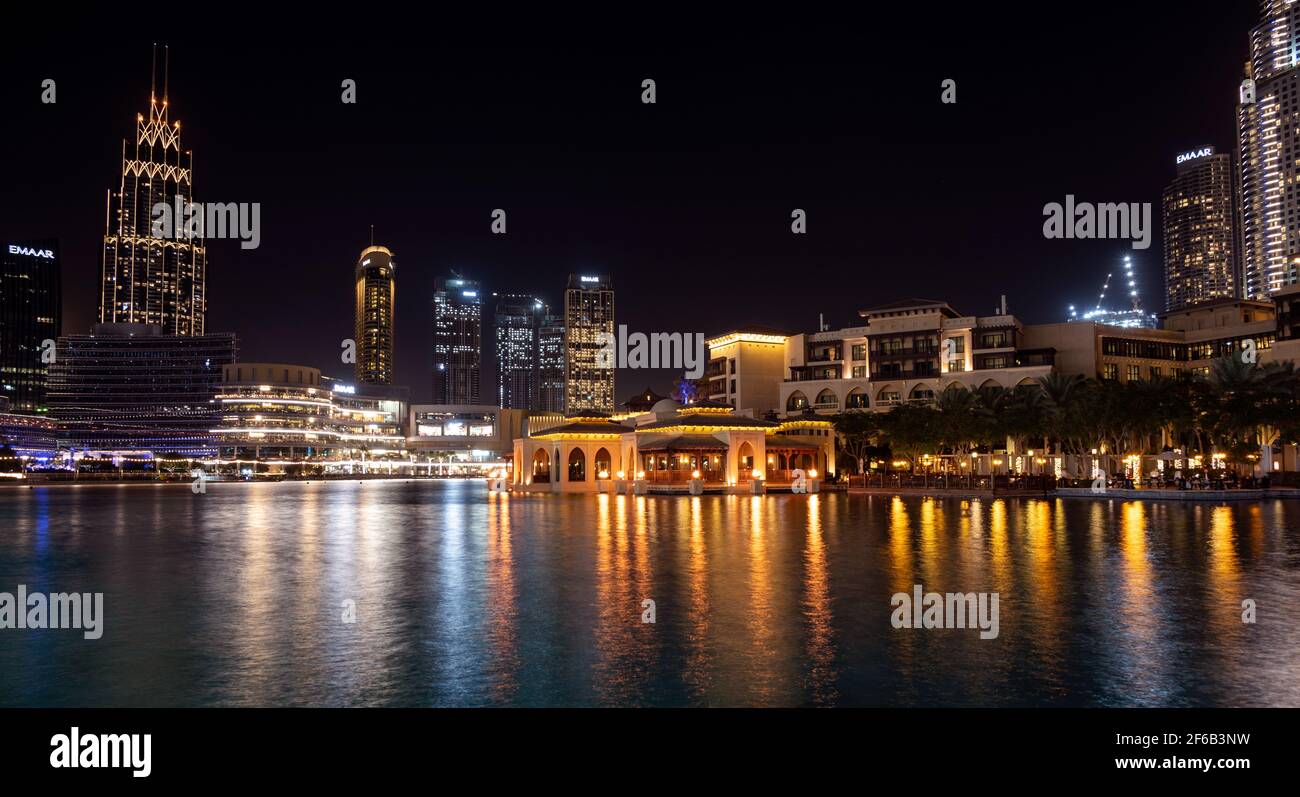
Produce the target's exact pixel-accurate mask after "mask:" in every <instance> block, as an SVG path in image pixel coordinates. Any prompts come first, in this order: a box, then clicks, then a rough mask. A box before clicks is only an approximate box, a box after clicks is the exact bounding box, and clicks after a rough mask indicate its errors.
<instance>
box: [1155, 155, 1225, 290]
mask: <svg viewBox="0 0 1300 797" xmlns="http://www.w3.org/2000/svg"><path fill="white" fill-rule="evenodd" d="M1177 166H1178V174H1177V176H1176V177H1174V181H1173V182H1172V183H1170V184H1169V186H1168V187H1167V188H1166V189H1165V193H1164V230H1165V311H1166V312H1172V311H1175V310H1182V309H1183V308H1185V307H1189V306H1191V305H1194V304H1200V303H1201V302H1208V301H1214V300H1216V299H1230V298H1232V297H1234V296H1236V291H1237V257H1236V255H1237V238H1236V230H1235V225H1234V220H1235V219H1236V214H1235V213H1233V190H1232V186H1233V179H1232V158H1231V157H1230V156H1228V155H1216V154H1214V150H1213V149H1211V148H1210V147H1206V148H1204V149H1198V150H1193V151H1191V152H1185V153H1182V154H1181V155H1179V156H1178V158H1177Z"/></svg>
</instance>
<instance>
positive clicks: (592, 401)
mask: <svg viewBox="0 0 1300 797" xmlns="http://www.w3.org/2000/svg"><path fill="white" fill-rule="evenodd" d="M564 327H565V337H564V353H565V358H564V359H565V379H564V411H565V412H570V413H572V412H576V411H579V410H596V411H598V412H607V413H611V414H612V413H613V412H614V369H613V368H612V367H605V366H606V365H608V364H606V363H601V362H599V361H598V355H599V354H600V351H601V347H602V343H603V341H602V339H601V336H602V333H603V334H606V335H609V336H611V337H610V338H609V339H611V340H612V336H613V335H614V287H613V285H612V284H611V283H610V280H609V277H606V276H594V275H584V274H570V275H569V287H568V290H566V291H565V292H564Z"/></svg>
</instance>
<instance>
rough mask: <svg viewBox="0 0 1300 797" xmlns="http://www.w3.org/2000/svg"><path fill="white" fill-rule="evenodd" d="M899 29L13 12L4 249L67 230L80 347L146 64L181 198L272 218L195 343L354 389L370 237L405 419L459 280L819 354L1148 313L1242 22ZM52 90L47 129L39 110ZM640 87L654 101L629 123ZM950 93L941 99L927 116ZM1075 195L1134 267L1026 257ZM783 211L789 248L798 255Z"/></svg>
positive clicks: (1165, 12)
mask: <svg viewBox="0 0 1300 797" xmlns="http://www.w3.org/2000/svg"><path fill="white" fill-rule="evenodd" d="M891 5H894V6H904V7H903V8H902V9H900V10H893V11H877V10H876V9H875V8H873V7H870V6H869V5H868V4H861V5H856V6H854V7H856V8H860V9H867V8H871V10H870V15H867V16H858V15H857V14H856V13H855V15H854V16H853V17H840V16H837V15H832V14H829V13H826V12H818V11H816V10H812V9H807V10H805V9H803V8H802V7H798V6H796V7H785V6H770V7H766V8H767V9H768V10H766V11H760V10H759V9H761V8H764V7H763V6H761V5H750V6H746V9H748V10H747V11H746V12H745V13H744V14H743V15H742V14H736V15H733V16H732V17H731V18H729V19H725V20H721V19H706V18H703V17H701V16H698V15H697V14H695V13H691V14H689V15H682V14H680V13H677V12H671V13H670V12H667V11H659V10H657V7H649V6H647V7H644V8H643V7H641V6H637V7H636V9H639V10H636V11H635V15H632V13H631V12H630V11H624V12H619V13H617V14H616V13H615V11H613V10H611V7H609V6H605V7H601V8H603V10H601V11H598V12H592V13H589V14H586V15H582V16H574V17H570V18H564V17H561V16H558V15H547V16H543V17H534V18H528V19H525V18H521V17H519V16H515V15H512V14H509V13H507V12H505V11H502V12H501V13H500V15H498V16H479V17H453V16H449V15H446V14H444V13H443V12H441V11H439V12H438V13H437V14H436V15H433V14H432V11H427V12H426V13H425V14H423V15H422V16H421V17H419V18H418V21H417V20H416V19H409V20H403V19H401V18H400V17H389V18H383V19H380V18H374V17H368V16H364V15H357V14H354V13H352V12H348V11H344V10H340V11H338V12H327V11H324V10H321V11H319V12H313V13H314V14H316V16H315V17H313V19H314V20H315V21H312V20H309V19H306V18H305V16H304V17H299V18H297V19H295V20H293V21H292V24H289V23H286V22H280V21H276V20H271V19H269V18H266V17H264V16H261V15H260V14H259V15H258V16H256V17H248V18H243V17H241V16H240V15H239V14H237V13H234V12H226V11H225V7H224V6H222V9H223V13H222V14H221V15H218V16H219V17H220V18H221V19H222V20H223V22H222V25H221V27H220V28H217V27H214V26H213V25H214V23H213V21H212V16H213V15H207V16H206V17H205V18H203V19H202V20H196V21H191V22H186V21H183V20H181V19H179V18H177V21H176V22H169V23H167V24H165V25H164V24H159V25H157V26H153V27H151V26H149V25H148V24H145V23H142V22H141V20H142V19H143V18H145V17H146V14H145V13H144V12H143V11H133V12H131V13H129V14H125V15H123V14H119V15H118V16H117V17H116V18H104V19H102V20H98V21H87V20H80V21H79V22H78V26H76V27H69V26H68V25H65V24H62V22H57V23H56V22H51V21H50V19H49V18H48V17H46V18H43V19H42V18H32V19H31V20H30V21H28V20H22V19H15V20H14V24H13V25H12V26H6V27H9V28H10V30H9V31H8V32H7V33H6V35H5V38H4V45H3V47H2V48H0V65H2V67H3V68H2V69H0V75H2V76H3V79H2V81H0V91H2V92H3V94H2V96H0V100H2V101H3V105H2V106H0V107H3V108H4V109H5V114H4V116H5V118H4V123H3V133H2V135H3V137H4V144H5V146H4V152H5V153H6V155H5V175H4V183H5V186H4V191H3V192H2V195H0V234H2V235H3V236H4V237H5V239H6V240H10V239H16V238H28V237H43V236H55V237H57V238H59V239H60V245H61V257H62V262H63V269H64V324H63V327H64V331H65V332H82V331H85V330H87V329H88V327H89V325H90V323H91V322H92V321H93V319H94V316H95V313H96V301H97V296H96V288H95V286H96V282H97V279H98V275H99V264H100V251H101V239H102V236H103V232H104V230H103V224H104V210H105V191H106V190H107V189H109V188H112V189H114V190H116V188H117V186H118V180H119V175H120V164H119V156H120V148H121V142H122V139H123V138H127V137H131V136H133V135H134V120H135V115H136V113H143V112H145V111H146V110H147V104H148V98H149V61H150V49H151V44H152V43H153V42H154V41H157V42H159V43H166V44H168V45H170V47H171V74H170V99H171V109H172V118H173V119H179V120H180V122H181V131H182V145H183V146H184V147H186V148H188V149H192V150H193V151H194V154H195V182H194V185H195V192H194V193H195V199H196V200H198V201H201V202H259V203H261V205H262V218H261V222H262V236H261V246H260V248H258V249H255V250H241V249H240V248H239V246H238V242H237V241H210V242H209V250H208V314H207V327H208V330H209V331H212V332H219V331H233V332H236V333H237V334H238V335H239V346H240V358H241V359H243V360H248V361H255V360H264V361H277V362H291V363H301V364H306V365H313V366H317V367H321V368H322V369H323V370H324V371H325V372H326V373H327V374H332V375H337V376H343V377H350V375H351V374H350V366H343V365H341V364H340V363H339V359H338V353H339V351H340V348H339V342H340V341H341V340H342V339H344V338H350V337H352V335H353V331H352V324H353V309H352V301H353V295H352V287H353V283H352V280H353V271H352V270H353V266H354V263H355V260H356V257H357V255H358V253H359V252H360V250H361V249H362V248H363V247H364V246H366V245H367V244H368V242H369V227H370V225H371V224H373V225H375V230H376V240H377V242H378V243H382V244H385V245H387V246H389V247H390V248H392V249H393V250H394V252H395V254H396V257H397V262H398V272H397V279H398V304H397V355H398V361H399V368H398V382H399V383H401V384H406V385H410V386H411V389H412V395H413V398H414V399H415V400H417V401H419V400H428V397H429V394H430V392H431V388H430V365H429V363H430V345H431V344H430V341H431V331H430V317H431V297H432V293H433V284H434V280H435V279H436V278H437V277H439V276H442V275H445V274H447V272H448V270H449V269H451V268H455V269H458V270H459V271H460V272H461V273H462V274H463V275H464V276H466V277H468V278H473V279H479V280H480V281H482V282H483V283H484V288H485V290H487V291H489V292H491V291H497V292H519V293H535V294H538V295H540V296H542V297H544V298H545V299H547V300H548V301H550V302H551V303H552V304H553V305H560V304H561V303H562V299H563V294H562V291H563V288H564V284H565V279H566V277H567V275H568V274H569V273H570V272H602V273H609V274H611V275H613V278H614V281H615V289H616V304H617V315H618V321H619V323H623V324H627V325H629V327H630V328H631V330H633V331H643V332H655V331H664V332H702V333H705V334H715V333H718V332H722V331H725V330H727V329H729V328H731V327H734V326H735V325H738V324H743V323H762V324H765V325H769V326H776V327H781V328H784V329H786V330H788V331H792V332H796V331H813V330H815V329H816V325H817V321H818V314H819V313H823V314H825V318H826V322H827V323H828V324H829V325H831V326H832V327H840V326H848V325H853V324H856V323H858V321H859V319H858V317H857V311H858V310H859V309H860V308H863V307H868V306H872V305H876V304H882V303H885V302H890V301H894V300H896V299H899V298H903V297H907V296H923V297H929V298H937V299H945V300H947V301H949V302H951V303H952V304H953V305H954V306H955V307H956V308H957V309H958V310H961V311H963V312H966V313H970V314H988V313H990V312H991V311H992V310H993V308H994V306H995V305H996V304H997V302H998V296H999V295H1000V294H1003V293H1005V294H1006V295H1007V299H1008V304H1009V307H1010V310H1011V312H1013V313H1015V314H1016V315H1018V316H1019V317H1020V318H1021V319H1022V320H1025V321H1027V322H1031V323H1034V322H1049V321H1058V320H1063V318H1064V315H1065V308H1066V305H1068V304H1071V303H1074V304H1079V305H1082V304H1085V303H1087V302H1088V301H1090V300H1094V301H1095V296H1096V294H1097V292H1098V289H1099V287H1100V285H1101V282H1102V280H1103V279H1104V277H1105V274H1106V271H1107V270H1113V269H1114V268H1115V266H1116V264H1118V263H1119V261H1120V259H1121V258H1122V257H1123V256H1124V255H1125V254H1132V255H1134V256H1135V260H1136V262H1137V265H1138V273H1139V280H1140V283H1139V284H1140V287H1141V289H1142V291H1143V297H1144V299H1145V302H1146V305H1147V306H1148V307H1150V308H1153V309H1157V310H1159V309H1163V305H1162V288H1163V286H1162V284H1161V276H1160V275H1161V252H1162V243H1161V242H1162V239H1161V237H1160V234H1159V229H1158V219H1159V215H1160V209H1159V202H1160V194H1161V191H1162V190H1163V188H1164V186H1165V185H1166V184H1167V183H1168V181H1169V180H1170V179H1171V178H1172V177H1173V175H1174V157H1175V155H1176V154H1177V153H1179V152H1182V151H1186V150H1190V149H1195V148H1199V147H1202V146H1206V145H1210V146H1214V147H1215V148H1216V150H1218V151H1232V150H1233V142H1234V133H1233V130H1234V114H1235V103H1236V91H1237V85H1238V83H1239V81H1240V79H1241V76H1242V65H1243V63H1244V61H1245V60H1246V57H1247V34H1248V32H1249V29H1250V27H1251V26H1252V25H1254V24H1255V22H1256V21H1257V20H1256V18H1257V3H1255V2H1252V1H1251V0H1234V1H1233V2H1224V1H1223V0H1220V2H1214V3H1209V2H1206V3H1199V2H1177V3H1174V2H1168V3H1132V2H1129V3H1116V4H1113V5H1111V4H1088V5H1086V6H1083V7H1077V6H1067V5H1066V4H1061V6H1060V9H1061V10H1060V11H1053V10H1052V9H1051V8H1048V7H1046V6H1043V5H1037V4H1035V5H1034V6H1023V9H1024V10H1023V12H1017V11H1013V10H1012V9H1013V8H1016V7H1017V6H1015V5H1014V4H1011V5H1007V6H1005V9H1006V10H1003V7H1002V6H1000V5H999V4H991V3H977V4H971V3H962V4H954V5H953V8H954V9H958V10H945V9H944V8H943V4H942V3H939V4H922V3H914V4H891ZM972 7H973V8H972ZM323 8H324V7H322V9H323ZM424 8H426V9H434V8H435V7H434V6H425V7H424ZM629 8H632V7H629ZM960 9H964V10H960ZM1030 9H1032V13H1029V11H1030ZM904 11H906V12H907V13H904ZM979 12H984V13H983V14H982V15H981V14H980V13H979ZM1084 12H1086V13H1084ZM6 13H9V12H8V11H6ZM27 13H31V12H27ZM1018 13H1020V14H1022V16H1017V14H1018ZM1056 13H1059V14H1062V16H1061V17H1060V18H1059V19H1056V18H1053V14H1056ZM127 17H129V18H130V21H129V22H128V21H127V19H126V18H127ZM171 18H172V17H171V15H170V13H169V19H171ZM193 31H203V32H202V34H197V33H193ZM47 77H48V78H53V79H55V80H56V81H57V87H58V88H57V91H58V101H57V103H56V104H55V105H44V104H42V103H41V101H40V91H41V90H40V84H41V81H42V79H44V78H47ZM647 77H649V78H653V79H655V80H656V81H657V84H658V85H657V88H658V102H657V103H656V104H655V105H644V104H642V103H641V100H640V97H641V81H642V79H644V78H647ZM344 78H352V79H354V80H356V81H357V86H358V89H357V95H358V102H357V104H355V105H346V104H343V103H342V102H341V101H340V94H341V88H340V83H341V82H342V81H343V79H344ZM945 78H953V79H955V80H956V81H957V98H958V101H957V103H956V104H955V105H944V104H942V103H941V102H940V92H941V90H940V84H941V81H943V80H944V79H945ZM1067 193H1072V194H1075V195H1076V197H1077V198H1078V199H1079V200H1080V201H1094V202H1151V203H1152V204H1153V217H1154V219H1155V220H1156V224H1157V230H1156V232H1155V234H1154V237H1153V240H1152V246H1151V248H1150V249H1147V250H1141V251H1134V250H1131V249H1130V248H1129V246H1128V243H1127V242H1122V241H1086V240H1046V239H1044V237H1043V234H1042V224H1043V205H1044V204H1045V203H1047V202H1061V201H1064V198H1065V195H1066V194H1067ZM493 208H504V209H505V210H506V211H507V213H508V233H507V234H506V235H505V236H497V235H492V234H491V233H490V231H489V224H490V221H491V219H490V217H489V214H490V213H491V211H492V209H493ZM794 208H803V209H805V210H806V211H807V212H808V233H807V234H806V235H793V234H792V233H791V232H790V221H791V220H790V212H791V210H792V209H794ZM488 307H489V310H490V307H491V305H490V303H489V305H488ZM489 315H490V312H489ZM484 354H485V361H487V360H490V358H491V357H492V355H493V350H492V348H491V346H486V347H485V352H484ZM485 371H486V373H485V378H484V384H483V389H484V399H485V400H491V399H492V398H493V396H494V394H492V393H491V390H492V389H493V386H494V385H495V375H494V374H493V373H492V372H491V370H490V369H485ZM673 376H674V374H673V373H672V372H640V373H638V372H628V371H622V372H620V373H619V375H618V385H617V395H618V397H619V400H620V401H621V400H622V399H623V398H625V397H626V396H628V395H630V394H632V393H634V392H636V391H638V390H640V389H641V388H642V387H644V386H646V385H647V384H649V385H651V386H652V387H654V388H655V389H657V390H659V391H660V392H667V391H668V390H669V388H670V386H671V384H672V379H673Z"/></svg>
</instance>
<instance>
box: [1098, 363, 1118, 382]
mask: <svg viewBox="0 0 1300 797" xmlns="http://www.w3.org/2000/svg"><path fill="white" fill-rule="evenodd" d="M1101 378H1102V379H1110V380H1114V379H1119V366H1118V365H1116V364H1115V363H1106V364H1105V365H1103V366H1102V367H1101Z"/></svg>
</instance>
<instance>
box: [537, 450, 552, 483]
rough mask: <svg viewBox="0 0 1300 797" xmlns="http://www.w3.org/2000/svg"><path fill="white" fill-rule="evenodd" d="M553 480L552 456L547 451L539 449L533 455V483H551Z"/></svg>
mask: <svg viewBox="0 0 1300 797" xmlns="http://www.w3.org/2000/svg"><path fill="white" fill-rule="evenodd" d="M550 480H551V455H550V454H548V453H546V449H544V448H539V449H537V452H536V453H534V454H533V481H534V482H543V483H545V482H549V481H550Z"/></svg>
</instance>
